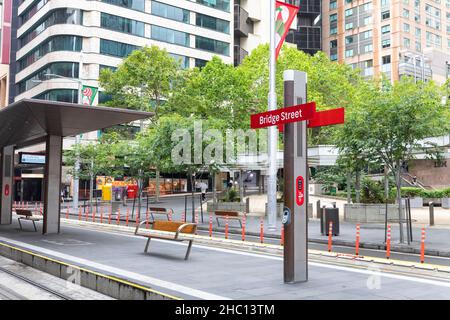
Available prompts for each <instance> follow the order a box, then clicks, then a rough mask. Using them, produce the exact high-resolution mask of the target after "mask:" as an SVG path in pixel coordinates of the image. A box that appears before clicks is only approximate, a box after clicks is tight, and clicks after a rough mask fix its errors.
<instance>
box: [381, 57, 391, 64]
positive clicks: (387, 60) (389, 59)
mask: <svg viewBox="0 0 450 320" xmlns="http://www.w3.org/2000/svg"><path fill="white" fill-rule="evenodd" d="M381 63H382V64H389V63H391V56H384V57H381Z"/></svg>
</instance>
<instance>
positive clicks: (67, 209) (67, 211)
mask: <svg viewBox="0 0 450 320" xmlns="http://www.w3.org/2000/svg"><path fill="white" fill-rule="evenodd" d="M36 208H37V204H36ZM66 219H69V204H67V206H66Z"/></svg>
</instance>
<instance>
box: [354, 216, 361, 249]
mask: <svg viewBox="0 0 450 320" xmlns="http://www.w3.org/2000/svg"><path fill="white" fill-rule="evenodd" d="M360 229H361V226H360V225H359V224H357V225H356V243H355V255H357V256H359V237H360Z"/></svg>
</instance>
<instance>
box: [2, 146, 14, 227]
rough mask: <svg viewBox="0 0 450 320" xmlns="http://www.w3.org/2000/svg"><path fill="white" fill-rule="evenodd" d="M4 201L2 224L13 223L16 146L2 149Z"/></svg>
mask: <svg viewBox="0 0 450 320" xmlns="http://www.w3.org/2000/svg"><path fill="white" fill-rule="evenodd" d="M1 159H2V164H1V170H2V180H1V183H2V196H1V199H2V203H1V214H0V224H11V222H12V195H13V177H14V146H7V147H4V148H3V149H2V157H1Z"/></svg>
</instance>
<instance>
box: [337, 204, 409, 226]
mask: <svg viewBox="0 0 450 320" xmlns="http://www.w3.org/2000/svg"><path fill="white" fill-rule="evenodd" d="M403 212H404V211H403ZM385 215H386V205H385V204H364V203H353V204H344V221H346V222H357V223H384V220H385ZM403 215H404V213H403ZM403 218H404V217H403ZM388 220H397V221H398V205H396V204H388Z"/></svg>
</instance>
